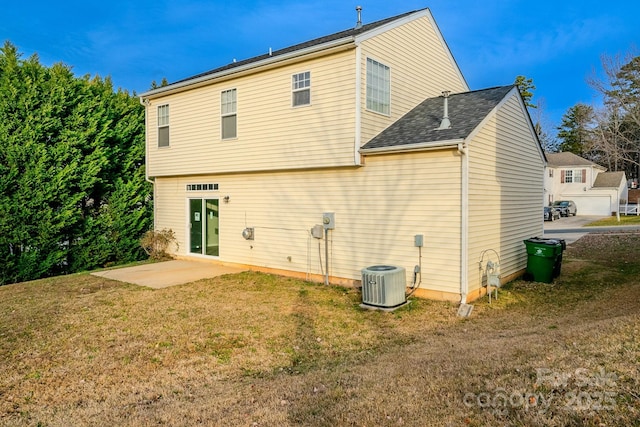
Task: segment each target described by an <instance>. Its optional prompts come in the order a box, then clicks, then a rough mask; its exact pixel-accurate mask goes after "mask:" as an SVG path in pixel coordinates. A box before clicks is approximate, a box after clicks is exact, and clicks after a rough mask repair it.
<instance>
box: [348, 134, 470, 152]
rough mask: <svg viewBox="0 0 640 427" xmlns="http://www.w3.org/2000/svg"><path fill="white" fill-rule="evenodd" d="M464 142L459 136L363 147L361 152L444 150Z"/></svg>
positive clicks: (456, 146)
mask: <svg viewBox="0 0 640 427" xmlns="http://www.w3.org/2000/svg"><path fill="white" fill-rule="evenodd" d="M463 142H464V139H462V138H459V139H449V140H447V141H438V142H420V143H417V144H406V145H394V146H389V147H377V148H361V149H360V153H361V154H363V155H365V156H367V155H368V156H373V155H376V154H392V153H406V152H410V151H431V150H443V149H447V148H458V144H461V143H463Z"/></svg>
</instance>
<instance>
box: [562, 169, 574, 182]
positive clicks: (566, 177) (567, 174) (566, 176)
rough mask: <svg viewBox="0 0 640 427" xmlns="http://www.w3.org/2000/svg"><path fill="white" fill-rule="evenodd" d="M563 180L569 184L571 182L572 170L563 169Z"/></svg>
mask: <svg viewBox="0 0 640 427" xmlns="http://www.w3.org/2000/svg"><path fill="white" fill-rule="evenodd" d="M564 182H566V183H567V184H570V183H572V182H573V171H572V170H566V171H564Z"/></svg>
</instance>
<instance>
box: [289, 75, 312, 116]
mask: <svg viewBox="0 0 640 427" xmlns="http://www.w3.org/2000/svg"><path fill="white" fill-rule="evenodd" d="M307 73H309V85H308V86H305V87H302V88H295V87H294V85H295V84H294V81H293V79H294V77H295V76H299V75H301V74H302V75H303V76H304V75H305V74H307ZM303 81H304V80H303ZM304 91H309V102H308V103H306V104H299V105H295V104H294V99H295V94H296V93H298V92H304ZM309 105H311V71H309V70H308V71H302V72H300V73H294V74H292V75H291V107H292V108H300V107H308V106H309Z"/></svg>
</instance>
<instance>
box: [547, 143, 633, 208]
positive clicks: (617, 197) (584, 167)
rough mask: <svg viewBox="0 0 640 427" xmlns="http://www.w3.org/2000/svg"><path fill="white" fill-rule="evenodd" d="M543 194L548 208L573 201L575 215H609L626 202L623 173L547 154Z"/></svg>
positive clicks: (567, 155) (574, 157)
mask: <svg viewBox="0 0 640 427" xmlns="http://www.w3.org/2000/svg"><path fill="white" fill-rule="evenodd" d="M546 156H547V162H548V163H547V170H546V173H545V183H544V190H545V195H546V202H547V204H551V203H553V202H554V201H557V200H573V201H574V202H575V203H576V207H577V214H578V215H612V214H615V213H616V212H618V209H619V208H618V206H619V205H618V204H619V203H620V202H622V203H625V202H626V200H627V198H628V190H627V180H626V176H625V173H624V172H606V170H607V169H606V168H604V167H602V166H600V165H598V164H596V163H594V162H592V161H590V160H587V159H584V158H582V157H580V156H578V155H576V154H573V153H568V152H564V153H547V155H546Z"/></svg>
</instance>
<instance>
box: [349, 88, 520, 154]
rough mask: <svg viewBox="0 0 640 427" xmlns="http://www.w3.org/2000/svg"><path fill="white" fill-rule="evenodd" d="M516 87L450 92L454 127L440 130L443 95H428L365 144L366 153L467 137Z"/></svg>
mask: <svg viewBox="0 0 640 427" xmlns="http://www.w3.org/2000/svg"><path fill="white" fill-rule="evenodd" d="M514 87H515V86H513V85H511V86H499V87H494V88H489V89H483V90H476V91H473V92H463V93H457V94H453V95H449V101H448V104H449V107H448V109H449V120H450V121H451V129H444V130H437V128H438V127H439V126H440V122H441V121H442V116H443V111H444V100H443V97H442V96H438V97H435V98H428V99H426V100H424V101H423V102H422V103H420V104H419V105H418V106H417V107H415V108H414V109H413V110H411V111H409V112H408V113H407V114H405V115H404V116H402V117H401V118H400V119H399V120H398V121H396V122H395V123H393V124H392V125H391V126H389V127H388V128H387V129H385V130H383V131H382V132H380V133H379V134H378V135H377V136H375V137H374V138H373V139H372V140H371V141H369V142H367V143H366V144H365V145H363V146H362V150H363V151H364V152H366V151H367V150H371V149H383V148H385V147H389V148H393V147H395V148H397V147H402V146H409V145H415V144H426V143H437V142H441V141H449V140H459V139H464V138H466V137H467V136H469V134H470V133H471V132H472V131H473V130H474V129H475V128H476V127H477V126H478V125H479V124H480V122H481V121H482V120H483V119H484V118H485V117H486V116H487V115H488V114H489V113H490V112H491V111H492V110H493V109H494V108H495V107H496V106H497V105H498V104H499V103H500V101H502V100H503V99H504V97H505V96H506V95H507V94H508V93H509V92H510V91H511V90H512V89H513V88H514Z"/></svg>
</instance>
